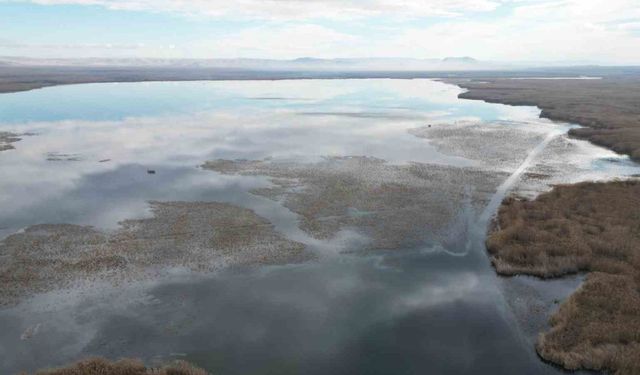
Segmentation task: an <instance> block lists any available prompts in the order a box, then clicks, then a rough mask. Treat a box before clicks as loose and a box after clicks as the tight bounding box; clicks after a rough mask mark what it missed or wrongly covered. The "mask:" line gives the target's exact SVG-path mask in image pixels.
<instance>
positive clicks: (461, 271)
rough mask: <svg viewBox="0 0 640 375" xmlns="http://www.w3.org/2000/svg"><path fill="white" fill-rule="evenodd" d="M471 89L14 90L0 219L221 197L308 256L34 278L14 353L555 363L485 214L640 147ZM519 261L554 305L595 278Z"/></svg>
mask: <svg viewBox="0 0 640 375" xmlns="http://www.w3.org/2000/svg"><path fill="white" fill-rule="evenodd" d="M461 92H462V90H461V89H459V88H458V87H456V86H453V85H449V84H445V83H442V82H437V81H432V80H422V79H420V80H392V79H360V80H356V79H353V80H283V81H219V82H155V83H110V84H85V85H73V86H60V87H52V88H46V89H42V90H36V91H29V92H21V93H12V94H3V95H0V131H6V132H11V133H14V134H18V135H19V137H20V138H22V139H21V140H20V141H18V142H15V143H12V145H13V146H14V147H15V149H13V150H7V151H3V152H0V176H1V178H0V207H2V210H0V238H7V237H8V236H11V235H12V234H15V233H22V232H21V231H23V230H25V228H29V227H32V226H35V225H39V224H73V225H79V226H92V227H93V228H95V230H97V231H100V233H107V234H108V233H111V232H113V231H117V230H118V228H120V224H119V223H120V222H122V221H124V220H143V221H144V220H150V219H153V218H154V211H153V210H151V209H150V204H149V202H150V201H158V202H222V203H225V204H229V205H232V206H234V207H240V208H243V209H247V210H251V212H253V213H255V214H256V215H258V216H259V217H260V218H262V219H263V220H265V222H268V223H270V224H271V225H272V226H273V230H274V232H276V233H277V234H278V235H279V236H282V237H283V238H285V239H286V240H288V241H292V242H295V243H297V244H300V246H302V247H304V249H305V251H306V252H307V253H308V254H311V255H312V256H311V258H312V259H311V260H307V261H303V262H289V261H277V262H275V261H274V262H271V261H270V260H269V259H265V260H264V263H265V264H256V262H253V261H252V262H250V263H241V262H239V263H233V262H234V261H235V260H234V259H235V258H233V256H230V257H229V258H225V259H229V260H227V261H226V262H227V263H228V264H227V263H224V262H223V263H224V264H223V265H222V266H220V265H218V263H216V265H215V267H214V268H215V270H213V271H211V270H208V271H207V272H197V271H196V270H194V267H191V266H190V265H187V266H176V265H175V264H166V267H164V268H163V270H162V272H161V273H159V275H161V277H152V278H146V277H145V278H140V279H135V280H133V281H131V282H129V283H113V282H112V281H111V280H110V279H108V278H106V279H104V280H103V279H99V280H95V279H92V280H84V279H82V278H74V279H73V280H69V282H68V283H67V284H65V285H66V286H65V287H64V288H56V289H55V290H46V291H44V292H42V293H31V294H29V295H25V296H24V297H23V298H21V299H20V301H19V303H16V304H11V305H7V306H5V307H2V308H0V326H2V327H3V329H2V330H0V358H2V360H1V361H0V372H2V373H14V372H18V371H20V370H28V371H32V370H34V369H37V368H41V367H46V366H53V365H62V364H64V363H67V362H69V361H73V360H77V359H80V358H84V357H88V356H93V355H100V356H106V357H109V358H113V359H116V358H120V357H136V358H142V359H144V360H145V361H146V362H147V363H162V362H166V361H167V360H171V359H184V360H188V361H191V362H193V363H195V364H197V365H199V366H202V367H204V368H206V369H207V370H210V371H211V372H212V373H214V374H298V373H305V374H358V373H360V374H417V373H426V374H509V375H511V374H556V373H561V371H560V370H558V369H556V368H555V367H553V366H551V365H547V364H545V363H543V362H541V361H540V360H539V358H538V357H537V355H536V353H535V350H534V348H533V345H532V340H533V339H534V338H535V333H536V332H535V329H534V330H533V331H532V330H531V329H529V330H527V329H525V328H524V327H523V321H525V323H526V322H527V321H529V320H530V321H532V322H535V327H537V328H536V329H538V328H540V329H542V328H543V325H544V320H540V317H539V316H535V314H531V313H530V312H527V311H525V313H524V314H523V313H522V311H521V310H522V309H518V308H514V306H515V305H514V303H515V302H518V301H515V302H514V297H513V296H512V294H510V293H506V292H505V290H511V289H509V288H511V287H510V286H508V285H507V286H505V284H508V283H511V281H509V280H505V279H500V278H498V277H497V276H495V273H494V270H493V269H492V268H491V264H490V262H489V259H488V257H487V255H486V253H485V251H486V250H485V247H484V238H485V232H486V228H487V225H488V224H489V221H490V219H491V216H492V215H493V214H494V213H495V212H496V210H497V208H498V205H499V203H500V202H501V201H502V199H503V198H504V197H505V196H506V195H507V194H509V193H510V192H516V193H518V194H521V195H524V196H535V195H536V194H538V193H540V192H542V191H545V190H548V189H549V187H550V185H552V184H556V183H562V182H565V183H569V182H576V181H581V180H587V179H610V178H613V177H620V176H626V175H632V174H637V173H640V168H638V166H637V165H636V164H634V163H632V162H630V161H629V160H628V158H626V157H623V156H620V155H617V154H615V153H613V152H611V151H607V150H605V149H602V148H599V147H596V146H593V145H590V144H589V143H587V142H584V141H579V140H572V139H569V138H567V137H566V135H565V133H566V132H567V131H568V129H569V128H570V127H571V126H572V125H570V124H561V123H553V122H550V121H547V120H543V119H540V118H539V115H540V110H539V109H537V108H533V107H512V106H505V105H500V104H489V103H484V102H479V101H469V100H461V99H458V97H457V96H458V94H460V93H461ZM207 162H209V163H207ZM283 180H286V181H285V182H283ZM345 181H346V191H343V190H336V186H337V184H342V183H345ZM1 249H2V247H0V250H1ZM274 251H275V252H277V251H278V250H277V249H275V250H274ZM5 257H8V255H7V254H3V253H2V252H0V262H5V264H9V263H6V262H7V261H6V259H3V258H5ZM158 262H159V263H154V267H156V268H162V267H160V266H158V264H160V265H162V260H160V261H158ZM0 270H3V269H2V268H0ZM145 272H146V269H145ZM513 282H515V283H524V284H526V285H528V287H529V288H530V289H532V290H534V291H536V293H537V294H536V295H534V294H535V293H533V294H528V295H526V296H524V297H523V298H525V297H526V298H529V299H531V300H534V302H535V303H537V304H541V305H542V306H543V310H545V309H546V310H545V311H546V313H548V312H549V311H552V310H553V309H554V308H555V306H554V303H553V301H554V300H555V299H561V298H564V297H565V296H567V295H568V294H570V293H571V292H572V291H573V289H574V288H575V287H577V285H579V282H580V279H579V278H571V279H568V280H563V281H554V282H548V283H540V282H536V281H535V280H533V279H526V278H522V279H520V280H514V281H513ZM518 303H519V302H518ZM520 306H521V305H520ZM546 313H545V314H546ZM528 314H531V315H528ZM543 315H544V314H543Z"/></svg>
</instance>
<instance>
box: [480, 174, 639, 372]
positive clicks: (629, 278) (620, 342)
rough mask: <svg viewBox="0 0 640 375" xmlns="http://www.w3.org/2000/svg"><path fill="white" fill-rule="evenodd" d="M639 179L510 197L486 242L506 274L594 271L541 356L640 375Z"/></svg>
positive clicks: (557, 318)
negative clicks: (529, 197) (530, 196)
mask: <svg viewBox="0 0 640 375" xmlns="http://www.w3.org/2000/svg"><path fill="white" fill-rule="evenodd" d="M639 207H640V181H637V180H636V181H616V182H609V183H580V184H576V185H564V186H557V187H556V188H555V189H554V190H553V191H551V192H549V193H545V194H542V195H540V196H539V197H538V198H537V199H535V200H533V201H526V200H518V199H514V198H509V199H507V200H506V201H505V202H504V204H503V205H502V207H501V208H500V211H499V214H498V218H497V222H496V226H495V228H494V230H493V232H492V233H490V235H489V237H488V239H487V248H488V251H489V253H490V255H491V260H492V263H493V264H494V266H495V268H496V270H497V272H498V273H500V274H502V275H508V276H509V275H516V274H527V275H534V276H538V277H542V278H551V277H561V276H563V275H567V274H572V273H577V272H588V273H589V274H588V276H587V278H586V281H585V283H584V284H583V285H582V286H581V287H580V289H579V290H578V291H577V292H576V293H575V294H573V295H572V296H571V297H570V298H569V299H568V300H567V301H565V302H564V303H562V305H561V306H560V309H559V311H558V312H557V313H556V314H555V315H554V316H553V317H552V318H551V330H550V331H548V332H546V333H543V334H541V335H540V337H539V340H538V344H537V350H538V353H539V354H540V356H542V357H543V358H545V359H547V360H549V361H552V362H554V363H558V364H561V365H562V366H563V367H565V368H567V369H572V370H573V369H580V368H584V369H592V370H610V371H611V372H613V373H615V374H619V375H623V374H624V375H633V374H637V373H639V372H640V362H639V361H638V358H640V210H639V209H638V208H639Z"/></svg>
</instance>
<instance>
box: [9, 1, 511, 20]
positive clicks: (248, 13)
mask: <svg viewBox="0 0 640 375" xmlns="http://www.w3.org/2000/svg"><path fill="white" fill-rule="evenodd" d="M0 1H4V2H7V1H14V2H15V1H29V0H0ZM502 1H504V0H427V1H425V0H403V1H398V0H234V1H229V0H31V1H30V2H33V3H37V4H45V5H56V4H78V5H101V6H104V7H107V8H109V9H116V10H144V11H158V12H171V13H180V14H187V15H195V16H213V17H221V16H233V17H241V18H259V19H312V18H333V19H343V18H354V17H366V16H375V15H382V16H387V17H392V16H399V17H424V16H456V15H460V14H464V13H467V12H486V11H491V10H494V9H495V8H496V7H497V6H498V5H499V4H500V3H501V2H502Z"/></svg>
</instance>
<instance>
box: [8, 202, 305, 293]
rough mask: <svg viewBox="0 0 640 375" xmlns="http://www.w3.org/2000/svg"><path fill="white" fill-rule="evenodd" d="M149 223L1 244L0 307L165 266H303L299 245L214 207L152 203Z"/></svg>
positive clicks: (69, 230)
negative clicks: (31, 296)
mask: <svg viewBox="0 0 640 375" xmlns="http://www.w3.org/2000/svg"><path fill="white" fill-rule="evenodd" d="M151 209H152V212H153V217H151V218H147V219H139V220H127V221H124V222H122V223H120V224H121V227H120V228H119V229H118V230H116V231H114V232H111V233H107V232H102V231H99V230H97V229H94V228H92V227H86V226H79V225H71V224H43V225H34V226H31V227H29V228H27V229H26V230H24V231H22V232H19V233H15V234H13V235H10V236H8V237H7V238H5V239H4V241H2V242H0V257H1V258H2V263H0V283H1V284H2V288H1V289H0V304H8V303H13V302H16V301H18V300H19V299H20V298H21V297H23V296H25V295H29V294H31V293H35V292H47V291H51V290H55V289H59V288H64V287H72V286H74V285H75V284H76V283H78V282H81V281H87V280H88V281H102V280H106V281H109V282H112V283H122V282H128V281H132V280H137V279H142V278H152V277H155V276H157V275H158V274H161V273H162V272H164V271H165V270H166V269H167V268H170V267H183V268H187V269H190V270H192V271H197V272H208V271H212V270H215V269H219V268H222V267H229V266H238V265H257V264H282V263H290V262H302V261H305V260H308V259H311V258H312V257H313V256H312V255H311V254H310V253H308V252H306V251H305V248H304V245H302V244H300V243H298V242H294V241H290V240H288V239H286V238H284V236H282V235H281V234H279V233H277V232H276V231H275V230H274V228H273V225H272V224H271V223H270V222H268V221H267V220H266V219H264V218H262V217H260V216H258V215H256V214H255V213H254V212H253V211H251V210H248V209H245V208H241V207H237V206H233V205H230V204H226V203H217V202H152V203H151Z"/></svg>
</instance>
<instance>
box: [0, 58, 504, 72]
mask: <svg viewBox="0 0 640 375" xmlns="http://www.w3.org/2000/svg"><path fill="white" fill-rule="evenodd" d="M0 65H11V66H75V67H80V66H84V67H163V68H218V69H243V70H262V71H265V70H274V71H277V70H286V71H424V70H432V71H436V70H493V69H500V68H505V66H504V65H499V64H494V63H488V62H481V61H478V60H476V59H474V58H472V57H445V58H443V59H415V58H413V59H407V58H337V59H321V58H314V57H301V58H297V59H293V60H273V59H157V58H136V59H105V58H81V59H35V58H20V57H4V58H3V57H0Z"/></svg>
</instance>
